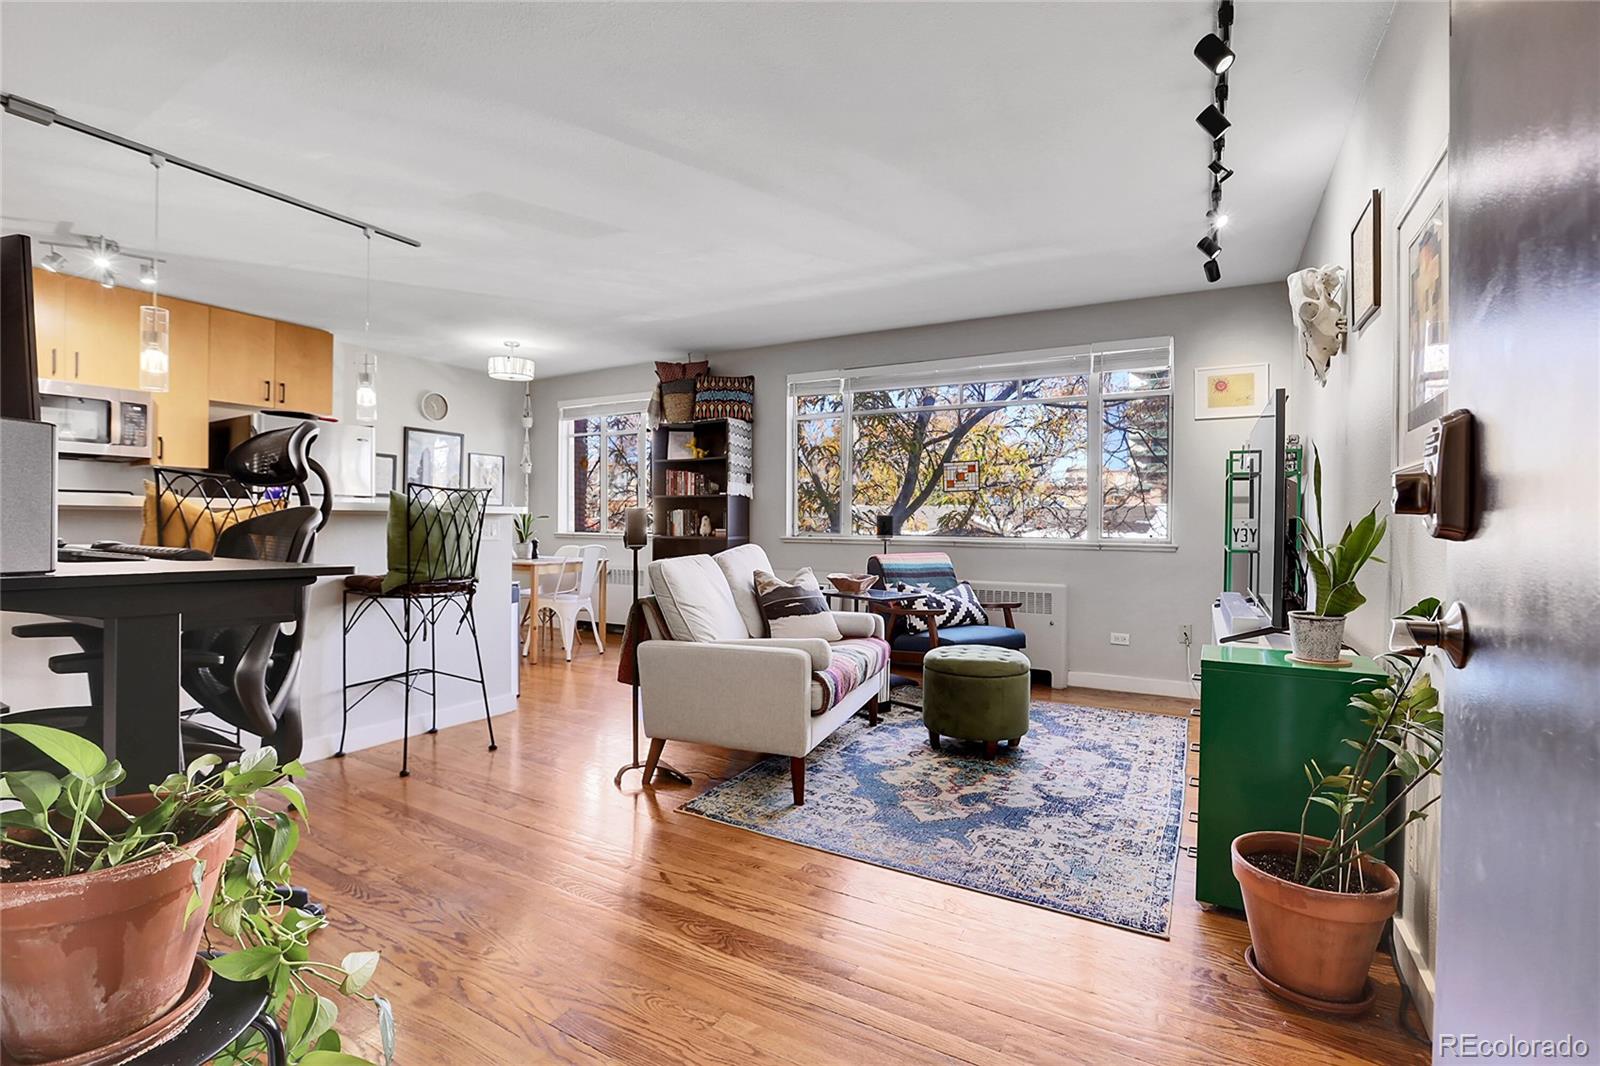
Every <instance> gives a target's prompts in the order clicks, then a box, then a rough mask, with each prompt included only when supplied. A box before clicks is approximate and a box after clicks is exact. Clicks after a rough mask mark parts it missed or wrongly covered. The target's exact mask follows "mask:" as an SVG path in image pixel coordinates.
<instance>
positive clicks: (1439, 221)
mask: <svg viewBox="0 0 1600 1066" xmlns="http://www.w3.org/2000/svg"><path fill="white" fill-rule="evenodd" d="M1447 178H1448V170H1447V163H1446V161H1445V158H1444V157H1443V156H1440V157H1439V161H1438V163H1436V164H1435V165H1434V168H1433V170H1432V171H1431V172H1430V173H1429V174H1428V176H1427V177H1426V178H1424V179H1423V182H1422V185H1421V186H1420V187H1419V188H1418V189H1417V191H1416V194H1415V195H1414V196H1412V198H1411V200H1410V202H1409V203H1407V204H1406V206H1405V209H1404V210H1403V211H1402V212H1401V213H1400V222H1399V224H1398V225H1397V226H1396V227H1395V238H1396V239H1395V267H1396V271H1397V274H1396V277H1397V278H1398V279H1399V282H1400V284H1399V286H1398V296H1399V300H1400V307H1399V312H1400V352H1399V359H1398V369H1397V373H1398V380H1397V385H1398V388H1397V389H1396V390H1395V394H1396V397H1397V399H1398V407H1399V411H1398V425H1397V426H1396V428H1397V430H1398V431H1399V432H1398V438H1399V439H1400V440H1402V441H1404V439H1405V437H1406V435H1407V434H1408V433H1412V432H1414V431H1416V430H1419V429H1422V428H1423V427H1424V426H1426V425H1427V424H1428V423H1430V422H1432V421H1433V420H1434V419H1436V418H1438V417H1439V416H1440V415H1442V414H1444V413H1445V410H1446V404H1447V403H1448V402H1449V393H1450V332H1449V322H1450V318H1449V311H1450V293H1449V285H1450V275H1449V270H1448V265H1449V253H1450V240H1449V233H1448V231H1447V219H1448V215H1447V212H1446V210H1445V193H1446V189H1447V188H1448V186H1449V182H1448V180H1447Z"/></svg>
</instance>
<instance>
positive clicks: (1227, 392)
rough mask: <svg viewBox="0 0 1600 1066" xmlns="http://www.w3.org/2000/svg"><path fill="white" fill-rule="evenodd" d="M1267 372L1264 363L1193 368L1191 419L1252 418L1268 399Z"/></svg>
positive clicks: (1269, 378)
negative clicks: (1193, 417) (1192, 412)
mask: <svg viewBox="0 0 1600 1066" xmlns="http://www.w3.org/2000/svg"><path fill="white" fill-rule="evenodd" d="M1271 371H1272V368H1271V367H1270V366H1268V365H1267V364H1266V363H1243V364H1240V365H1239V366H1202V367H1197V368H1196V369H1195V372H1194V416H1195V418H1255V417H1256V416H1257V415H1259V414H1260V413H1261V411H1262V408H1264V407H1266V405H1267V401H1268V400H1269V399H1271V397H1272V379H1271Z"/></svg>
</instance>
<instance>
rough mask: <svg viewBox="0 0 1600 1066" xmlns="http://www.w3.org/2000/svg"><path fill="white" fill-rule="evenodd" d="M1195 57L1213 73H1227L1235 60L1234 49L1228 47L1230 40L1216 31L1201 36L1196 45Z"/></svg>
mask: <svg viewBox="0 0 1600 1066" xmlns="http://www.w3.org/2000/svg"><path fill="white" fill-rule="evenodd" d="M1194 57H1195V58H1196V59H1198V60H1199V61H1200V62H1201V63H1203V64H1204V65H1205V68H1206V69H1207V70H1209V71H1210V72H1211V73H1213V74H1226V73H1227V72H1228V68H1229V67H1231V66H1233V60H1234V55H1233V49H1232V48H1229V47H1228V42H1226V41H1224V40H1223V39H1222V38H1221V37H1218V36H1217V35H1216V34H1214V33H1208V34H1206V35H1205V36H1204V37H1202V38H1200V43H1199V44H1197V45H1195V46H1194Z"/></svg>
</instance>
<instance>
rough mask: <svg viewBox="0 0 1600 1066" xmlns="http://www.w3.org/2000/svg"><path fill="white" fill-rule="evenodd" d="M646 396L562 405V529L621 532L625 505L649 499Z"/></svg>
mask: <svg viewBox="0 0 1600 1066" xmlns="http://www.w3.org/2000/svg"><path fill="white" fill-rule="evenodd" d="M644 405H645V401H643V400H640V401H637V402H635V403H631V404H626V405H623V406H631V407H634V408H636V409H634V410H613V408H616V407H618V406H619V405H618V404H615V403H612V404H605V405H594V406H593V407H578V408H573V409H564V410H563V411H562V417H561V433H562V444H563V448H562V452H563V458H562V469H561V475H562V476H561V482H562V484H561V503H562V514H561V528H562V530H563V531H564V532H568V533H620V532H622V529H623V525H624V516H625V515H626V514H627V511H628V508H630V507H638V506H641V505H643V504H644V503H646V502H647V497H648V495H649V477H650V435H649V433H648V432H647V431H646V430H645V427H644Z"/></svg>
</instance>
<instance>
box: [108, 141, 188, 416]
mask: <svg viewBox="0 0 1600 1066" xmlns="http://www.w3.org/2000/svg"><path fill="white" fill-rule="evenodd" d="M165 162H166V160H165V159H163V158H162V157H161V156H159V155H154V154H152V155H151V156H150V165H151V166H152V167H153V168H155V172H156V195H155V234H154V238H153V241H154V247H152V248H151V249H150V253H151V264H150V266H151V274H152V276H151V280H150V302H149V304H147V305H145V306H143V307H141V308H139V388H141V389H143V390H144V391H145V392H166V391H167V390H168V389H170V388H171V387H172V374H171V370H172V365H171V360H170V359H169V358H168V355H167V353H168V350H169V349H168V341H169V336H168V328H169V326H170V323H169V321H168V314H167V309H166V308H165V307H162V306H161V294H160V287H161V286H160V276H159V274H157V273H156V272H155V264H156V262H158V261H159V257H160V255H161V165H162V164H163V163H165ZM106 273H107V275H108V276H109V275H110V271H109V270H108V271H106Z"/></svg>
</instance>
